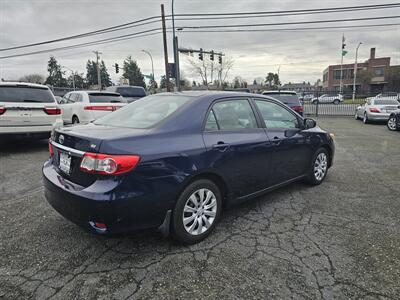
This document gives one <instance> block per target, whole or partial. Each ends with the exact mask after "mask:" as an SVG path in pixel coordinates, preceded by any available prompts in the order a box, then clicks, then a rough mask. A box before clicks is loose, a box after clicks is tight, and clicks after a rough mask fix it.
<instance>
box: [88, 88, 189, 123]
mask: <svg viewBox="0 0 400 300" xmlns="http://www.w3.org/2000/svg"><path fill="white" fill-rule="evenodd" d="M190 99H191V97H188V96H178V95H162V96H156V95H153V96H148V97H144V98H141V99H139V100H137V101H135V102H132V103H131V104H129V105H127V106H125V107H124V108H121V109H119V110H117V111H115V112H113V113H111V114H108V115H106V116H104V117H102V118H100V119H98V120H97V121H95V122H94V124H97V125H108V126H114V127H128V128H149V127H152V126H154V125H156V124H157V123H159V122H161V121H162V120H164V119H165V118H167V117H168V116H169V115H171V114H172V113H174V112H175V111H176V110H177V109H178V108H180V107H181V106H182V105H184V104H185V103H186V102H188V101H189V100H190Z"/></svg>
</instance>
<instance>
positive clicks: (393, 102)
mask: <svg viewBox="0 0 400 300" xmlns="http://www.w3.org/2000/svg"><path fill="white" fill-rule="evenodd" d="M374 104H375V105H399V102H397V101H396V100H375V101H374Z"/></svg>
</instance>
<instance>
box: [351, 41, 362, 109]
mask: <svg viewBox="0 0 400 300" xmlns="http://www.w3.org/2000/svg"><path fill="white" fill-rule="evenodd" d="M361 44H362V42H359V43H358V46H357V48H356V61H355V62H354V72H353V73H354V76H353V77H354V78H353V102H354V101H355V98H356V80H357V57H358V48H360V46H361Z"/></svg>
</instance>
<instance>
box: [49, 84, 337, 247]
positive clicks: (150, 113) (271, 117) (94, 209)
mask: <svg viewBox="0 0 400 300" xmlns="http://www.w3.org/2000/svg"><path fill="white" fill-rule="evenodd" d="M49 150H50V159H49V160H48V161H47V162H46V163H45V164H44V166H43V177H44V185H45V196H46V199H47V201H48V202H49V203H50V204H51V205H52V206H53V207H54V209H55V210H57V211H58V212H59V213H60V214H61V215H63V216H64V217H66V218H67V219H69V220H71V221H73V222H74V223H76V224H78V225H80V226H82V227H84V228H86V229H89V230H90V231H92V232H96V233H101V234H112V233H120V232H126V231H131V230H136V229H143V228H152V227H158V228H159V229H160V230H161V231H162V232H163V233H164V234H169V233H171V235H172V236H173V237H174V238H175V239H177V240H179V241H181V242H183V243H187V244H190V243H196V242H198V241H200V240H202V239H204V238H205V237H206V236H207V235H209V234H210V232H211V231H212V230H213V229H214V227H215V225H216V223H217V222H218V220H219V218H220V216H221V211H222V210H223V208H224V207H227V206H230V205H232V204H235V203H239V202H242V201H245V200H248V199H250V198H253V197H256V196H259V195H261V194H263V193H265V192H267V191H270V190H272V189H275V188H278V187H281V186H283V185H286V184H289V183H291V182H294V181H298V180H306V181H308V182H309V183H310V184H314V185H316V184H320V183H321V182H322V181H323V180H324V178H325V177H326V174H327V171H328V168H329V167H330V166H331V165H332V161H333V156H334V142H333V139H332V137H331V135H330V134H329V133H327V132H325V131H323V130H321V129H320V128H318V127H316V124H315V121H314V120H311V119H303V118H302V117H300V116H299V115H298V114H296V113H295V112H293V111H292V110H291V109H290V108H288V107H287V106H285V105H284V104H282V103H281V102H279V101H276V100H274V99H271V98H268V97H266V96H260V95H251V94H248V93H235V92H212V93H211V92H201V93H196V92H188V93H165V94H158V95H152V96H148V97H145V98H142V99H140V100H137V101H135V102H133V103H131V104H129V105H127V106H126V107H124V108H121V109H120V110H118V111H115V112H113V113H111V114H109V115H107V116H104V117H102V118H100V119H98V120H97V121H95V122H93V123H91V124H88V125H81V126H75V127H65V128H61V129H58V130H56V131H55V132H54V134H53V135H52V138H51V140H50V143H49Z"/></svg>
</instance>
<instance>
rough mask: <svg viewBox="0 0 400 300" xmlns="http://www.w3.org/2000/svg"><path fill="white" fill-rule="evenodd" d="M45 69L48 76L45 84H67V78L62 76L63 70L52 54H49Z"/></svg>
mask: <svg viewBox="0 0 400 300" xmlns="http://www.w3.org/2000/svg"><path fill="white" fill-rule="evenodd" d="M47 71H48V72H49V76H48V77H47V78H46V81H45V84H47V85H50V86H53V87H66V86H67V85H68V84H67V80H66V79H65V78H64V73H65V72H63V71H62V70H61V65H59V64H58V62H57V60H56V58H55V57H54V56H50V59H49V62H48V64H47Z"/></svg>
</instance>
